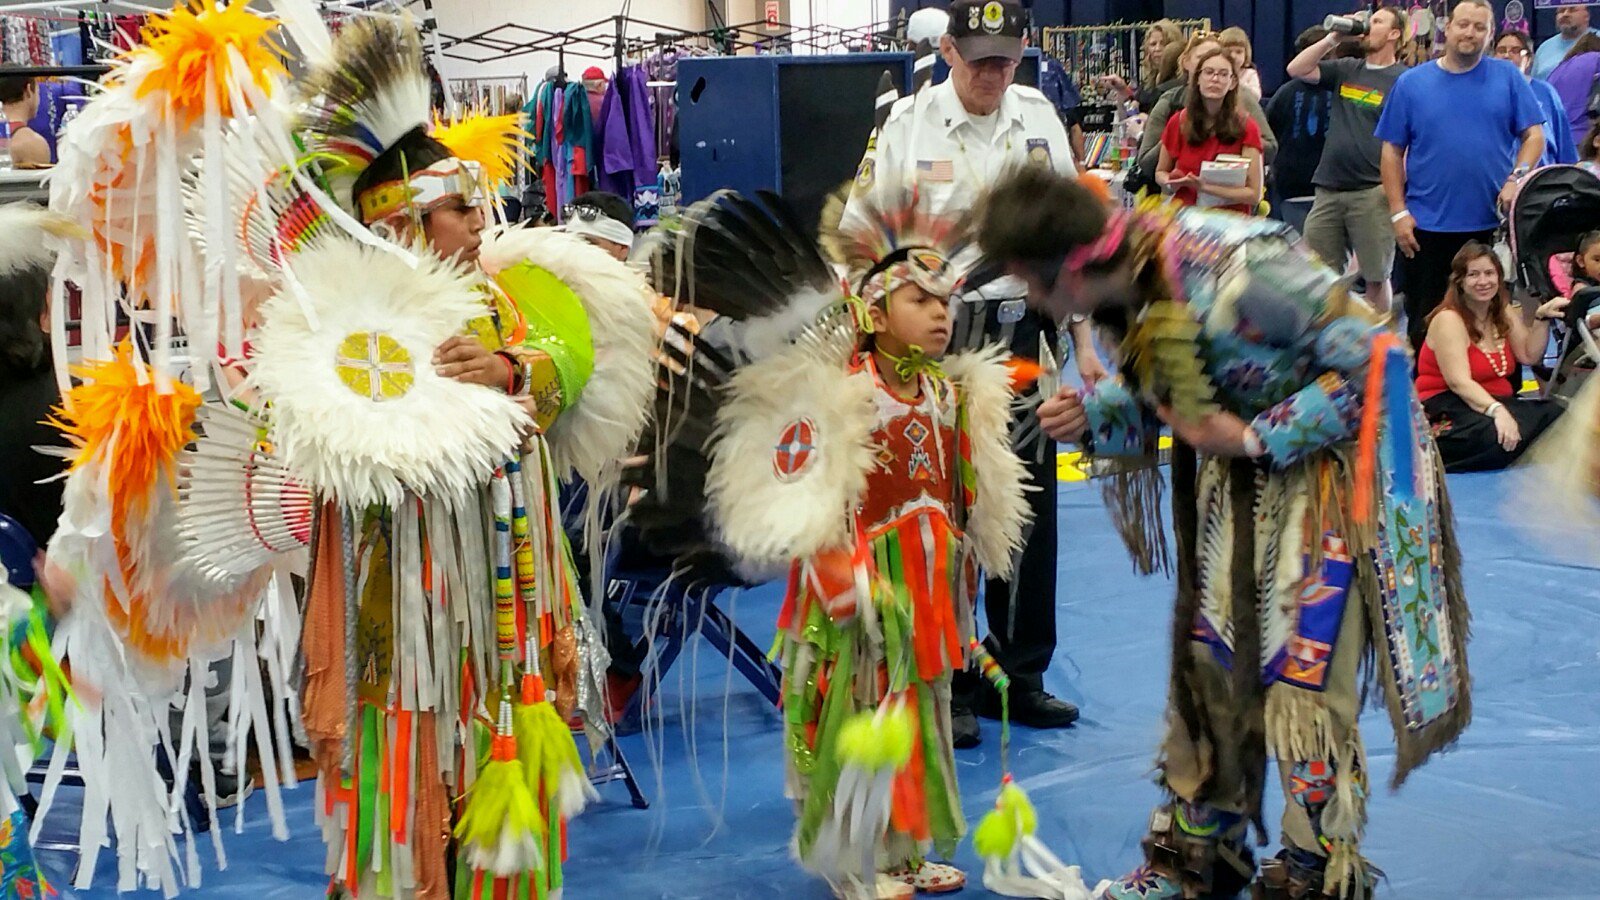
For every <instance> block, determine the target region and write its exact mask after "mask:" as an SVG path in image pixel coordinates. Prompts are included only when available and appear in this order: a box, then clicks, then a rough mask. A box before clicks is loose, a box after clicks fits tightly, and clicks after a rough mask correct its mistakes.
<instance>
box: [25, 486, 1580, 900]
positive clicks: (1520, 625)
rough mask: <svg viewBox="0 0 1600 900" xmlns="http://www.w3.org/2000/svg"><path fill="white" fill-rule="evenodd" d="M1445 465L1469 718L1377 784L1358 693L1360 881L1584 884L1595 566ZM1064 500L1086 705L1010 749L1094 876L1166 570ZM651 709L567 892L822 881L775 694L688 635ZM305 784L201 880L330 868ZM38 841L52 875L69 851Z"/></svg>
mask: <svg viewBox="0 0 1600 900" xmlns="http://www.w3.org/2000/svg"><path fill="white" fill-rule="evenodd" d="M1450 484H1451V489H1452V491H1453V494H1454V497H1455V502H1456V511H1457V516H1458V519H1459V521H1460V524H1461V534H1462V542H1463V548H1462V549H1463V556H1464V558H1465V560H1466V566H1467V587H1468V590H1469V592H1470V593H1469V598H1470V600H1471V603H1472V607H1473V614H1474V623H1473V624H1474V628H1473V633H1474V640H1473V642H1472V645H1471V663H1472V667H1473V671H1474V674H1475V676H1476V720H1475V721H1474V722H1473V724H1472V727H1471V728H1470V729H1469V730H1468V731H1467V733H1466V736H1465V737H1464V738H1463V740H1462V741H1461V742H1460V744H1459V746H1457V747H1456V748H1455V749H1454V750H1453V751H1451V752H1450V753H1448V754H1446V755H1444V756H1442V757H1438V758H1436V759H1434V760H1433V761H1432V762H1431V763H1429V764H1428V765H1427V766H1426V767H1424V768H1423V769H1422V770H1420V771H1419V772H1417V773H1416V774H1415V775H1413V776H1412V778H1411V781H1410V783H1409V784H1407V785H1406V787H1405V788H1404V789H1403V791H1402V792H1401V793H1400V794H1398V795H1396V794H1391V793H1389V792H1388V790H1387V788H1386V787H1384V785H1386V784H1387V783H1388V779H1389V774H1390V771H1391V765H1392V761H1393V743H1392V736H1391V734H1390V729H1389V725H1388V720H1387V718H1386V717H1385V716H1383V715H1382V714H1381V713H1379V712H1370V713H1369V714H1368V716H1367V720H1366V721H1365V722H1364V723H1363V726H1364V731H1365V734H1366V738H1367V741H1368V746H1369V750H1370V753H1371V761H1372V767H1373V783H1374V785H1375V790H1376V791H1377V795H1376V796H1375V797H1374V799H1373V800H1372V803H1371V825H1370V828H1369V831H1368V835H1367V841H1366V849H1367V852H1368V855H1369V856H1370V857H1371V859H1372V861H1373V862H1374V863H1375V864H1376V865H1378V866H1379V867H1381V868H1382V869H1384V871H1385V872H1386V873H1387V875H1388V878H1387V881H1386V882H1385V883H1384V884H1383V885H1382V886H1381V887H1380V889H1379V893H1378V896H1379V897H1385V898H1404V900H1447V898H1449V900H1455V898H1479V900H1492V898H1512V897H1517V898H1524V897H1537V898H1541V900H1566V898H1571V900H1576V898H1591V900H1592V898H1596V897H1600V816H1597V814H1596V812H1597V810H1600V586H1597V585H1596V584H1595V577H1594V574H1595V573H1594V571H1593V570H1590V569H1580V568H1573V567H1569V566H1563V565H1559V564H1556V563H1554V562H1550V561H1547V558H1546V557H1545V555H1543V554H1542V553H1541V552H1540V550H1539V548H1537V547H1533V546H1529V544H1528V543H1526V542H1524V541H1523V540H1522V539H1520V538H1519V536H1518V535H1516V534H1514V533H1513V532H1512V530H1511V529H1510V528H1509V527H1507V526H1506V525H1505V524H1504V523H1503V517H1502V508H1503V505H1504V502H1505V498H1504V493H1505V491H1506V488H1507V487H1508V485H1509V484H1510V479H1509V478H1508V477H1506V476H1503V475H1475V476H1453V477H1452V478H1451V480H1450ZM1060 502H1061V508H1062V535H1063V538H1062V546H1061V557H1060V559H1061V597H1060V603H1059V623H1060V635H1061V649H1060V652H1059V653H1058V654H1057V656H1056V661H1055V665H1054V667H1053V668H1052V669H1051V671H1050V673H1049V676H1048V678H1047V685H1048V687H1049V688H1050V689H1051V690H1052V691H1054V692H1055V693H1057V694H1059V695H1061V696H1064V697H1067V698H1070V699H1071V700H1073V701H1074V702H1076V703H1078V704H1079V705H1080V706H1082V708H1083V720H1082V721H1080V722H1079V723H1078V725H1077V726H1076V727H1074V728H1071V729H1068V730H1066V731H1059V732H1035V731H1028V730H1026V729H1018V730H1017V733H1016V739H1015V741H1014V745H1013V748H1012V753H1013V760H1012V762H1013V766H1014V768H1015V770H1016V773H1017V775H1018V777H1019V778H1020V780H1021V781H1022V783H1023V785H1024V786H1025V787H1026V788H1027V790H1028V791H1029V792H1030V794H1031V795H1032V797H1033V799H1034V802H1035V803H1036V804H1037V806H1038V808H1039V813H1040V832H1041V837H1042V838H1043V839H1044V840H1045V841H1046V842H1047V843H1048V844H1050V845H1051V846H1052V847H1053V848H1054V849H1055V851H1056V853H1057V854H1058V855H1060V856H1061V857H1062V858H1063V859H1065V860H1067V861H1069V862H1073V863H1077V864H1081V865H1082V866H1083V869H1084V875H1085V880H1087V881H1088V882H1089V883H1090V884H1091V885H1093V884H1094V882H1095V881H1096V880H1098V879H1100V878H1102V877H1110V876H1113V875H1115V874H1118V873H1120V872H1122V871H1124V870H1126V869H1127V868H1128V867H1130V866H1131V865H1132V864H1133V863H1134V862H1135V861H1136V858H1137V856H1138V850H1137V847H1138V841H1139V838H1140V837H1141V836H1142V835H1143V833H1144V830H1145V824H1146V817H1147V814H1148V812H1149V809H1150V807H1151V805H1152V804H1153V803H1154V802H1155V801H1156V799H1157V794H1156V791H1155V788H1154V787H1152V785H1151V783H1150V760H1151V754H1152V749H1153V747H1154V745H1155V741H1156V738H1157V735H1158V732H1159V729H1160V724H1161V713H1162V706H1163V700H1164V694H1165V690H1166V666H1167V659H1166V653H1167V650H1166V637H1165V635H1166V633H1167V618H1168V616H1169V615H1170V610H1171V603H1170V596H1171V591H1170V585H1169V584H1168V583H1167V582H1166V581H1165V580H1163V579H1143V580H1141V579H1139V578H1136V577H1135V576H1134V575H1133V574H1132V571H1131V569H1130V568H1129V566H1128V563H1127V562H1126V557H1125V556H1124V554H1123V552H1122V549H1121V546H1120V544H1119V543H1118V541H1117V539H1116V536H1115V534H1114V533H1113V532H1112V530H1111V528H1110V525H1109V522H1108V520H1107V517H1106V514H1105V512H1104V511H1103V509H1102V508H1101V505H1100V501H1099V492H1098V490H1096V489H1094V488H1092V487H1089V486H1086V485H1082V484H1078V485H1067V484H1063V485H1062V492H1061V501H1060ZM1596 563H1597V565H1600V560H1596ZM777 601H778V598H777V593H776V591H775V590H774V589H763V590H758V591H753V592H749V593H746V594H745V595H743V596H742V597H739V598H737V599H736V600H734V601H731V602H732V605H733V606H734V607H735V608H734V609H733V610H732V611H733V613H734V615H735V617H736V618H737V619H738V620H739V621H740V622H741V623H743V626H744V627H745V628H746V629H748V630H749V631H750V632H751V634H752V635H754V636H755V638H756V639H757V640H758V641H759V642H762V643H763V644H764V643H765V642H766V641H767V640H769V639H770V637H771V634H772V625H771V623H772V621H773V619H774V617H775V616H776V614H777ZM725 688H727V689H729V690H725ZM658 712H659V718H658V720H657V721H656V722H655V724H654V725H653V728H652V731H651V732H650V733H648V734H647V735H641V736H635V737H629V738H625V739H623V747H624V750H625V751H626V753H627V754H628V755H629V757H630V760H631V762H632V763H633V765H634V767H635V769H636V770H637V772H638V774H639V777H640V779H641V781H642V782H643V786H644V790H645V792H646V793H647V795H648V796H649V798H650V800H651V802H652V806H651V808H650V809H649V810H644V811H640V810H636V809H634V808H632V807H631V806H630V805H629V803H628V798H627V793H626V791H625V790H624V788H623V787H622V785H620V784H613V785H608V786H606V787H605V788H604V789H603V790H602V802H601V803H600V804H599V805H598V806H597V807H594V808H591V809H590V811H589V812H587V813H585V814H584V815H583V816H582V817H581V818H580V819H578V820H577V821H576V822H574V823H573V825H572V831H571V853H572V859H571V862H570V864H569V866H568V869H567V871H568V882H567V893H566V896H567V897H568V898H583V900H587V898H607V900H610V898H626V900H648V898H664V900H681V898H715V900H736V898H752V900H754V898H762V900H770V898H801V900H809V898H818V900H821V898H825V897H827V896H828V894H827V891H826V889H825V888H824V887H823V886H822V885H821V884H820V883H819V882H815V881H812V880H810V879H808V878H807V877H806V876H805V875H804V874H803V873H802V872H801V871H800V869H799V868H798V867H796V866H795V865H794V864H793V863H792V862H791V861H790V859H789V856H788V838H789V827H790V821H791V813H790V806H789V804H788V802H787V801H785V800H784V799H783V796H782V790H781V772H780V768H781V764H780V756H779V727H778V720H777V717H776V714H775V713H774V712H773V710H772V709H770V708H766V707H764V705H763V703H762V701H761V699H760V697H759V695H757V694H756V693H755V691H754V690H753V689H752V688H750V687H749V686H748V685H746V684H745V683H744V682H743V681H742V680H740V679H739V678H737V677H733V678H732V679H730V678H729V675H728V667H727V666H726V665H725V664H724V663H723V662H722V660H721V659H720V658H719V657H717V656H716V654H715V652H714V651H712V650H711V648H710V647H709V645H707V644H705V643H704V642H703V641H697V642H695V644H692V645H691V646H690V648H689V649H688V650H686V651H685V653H684V655H683V657H682V658H681V659H680V661H679V663H678V666H677V667H676V668H675V669H674V670H673V671H672V672H671V673H669V675H668V677H667V679H666V684H665V685H664V691H663V697H662V703H661V705H660V707H659V710H658ZM686 726H687V728H686ZM984 729H985V730H984V743H983V745H982V746H981V747H980V748H978V749H976V750H970V751H959V752H958V753H957V759H958V761H959V762H960V765H961V772H960V776H961V783H962V788H963V792H964V795H965V805H966V810H967V815H968V818H969V820H970V821H971V822H972V823H976V821H977V819H978V817H979V816H981V815H982V814H983V812H984V811H985V809H986V808H987V806H988V804H989V803H990V802H991V801H992V799H993V795H994V789H995V787H996V783H997V781H998V779H999V777H1000V762H999V751H1000V739H999V738H1000V735H999V725H998V723H993V722H985V723H984ZM311 800H312V787H311V786H310V785H309V784H307V785H303V786H302V787H301V788H299V789H298V790H296V791H292V792H289V793H288V794H287V795H286V801H287V803H288V805H289V812H290V822H291V826H292V827H293V828H294V830H295V836H294V838H293V839H292V840H291V841H290V842H288V843H287V844H279V843H277V842H275V841H273V840H272V839H271V837H270V835H269V834H268V831H267V827H266V823H265V803H264V801H263V800H262V798H261V795H260V794H259V793H258V794H257V795H256V796H254V797H252V798H251V799H250V801H249V802H248V804H247V818H248V820H249V821H248V824H247V825H246V826H245V829H244V833H243V834H234V833H233V828H232V825H231V821H232V817H231V816H229V817H227V821H228V822H229V823H230V824H229V825H228V828H227V833H226V837H227V851H228V857H229V860H230V866H229V868H228V870H227V871H224V872H215V871H207V872H206V874H205V881H204V884H203V886H202V887H201V889H200V890H199V891H198V892H197V895H198V896H204V897H214V898H239V900H244V898H249V900H315V898H320V897H321V896H322V890H323V887H324V885H325V884H326V882H325V879H324V878H323V877H322V875H321V874H320V873H321V869H322V858H323V856H322V849H321V845H320V842H319V840H318V836H317V832H316V830H315V828H314V826H313V823H312V813H311ZM1271 802H1272V801H1271V798H1269V803H1271ZM1275 814H1276V813H1275V810H1272V811H1269V816H1268V821H1269V823H1271V822H1272V821H1273V818H1274V817H1275ZM50 830H51V829H49V828H48V826H47V832H48V831H50ZM208 845H209V841H207V842H206V844H205V845H203V846H202V849H201V853H202V857H203V858H206V859H209V852H210V851H209V846H208ZM46 860H47V865H48V867H49V868H50V870H51V872H52V873H53V874H55V875H56V876H57V883H58V884H59V883H61V876H62V874H63V873H64V872H65V870H66V868H67V867H69V866H70V865H71V864H72V862H73V860H72V859H71V858H70V857H63V856H60V855H56V854H49V855H47V857H46ZM957 862H958V863H959V864H961V865H963V866H964V867H966V868H967V870H968V872H969V873H970V874H971V875H972V885H971V886H969V887H968V888H967V890H966V891H965V892H964V893H963V894H961V895H960V896H963V897H972V898H978V897H990V896H993V895H991V894H988V893H987V892H985V891H984V890H983V889H982V888H981V887H979V886H978V882H979V878H978V875H979V871H978V868H977V860H976V859H975V857H974V856H973V855H972V852H971V849H970V847H969V846H965V845H964V846H963V847H962V849H961V852H960V853H959V854H958V856H957ZM114 887H115V872H114V868H113V864H112V858H111V854H110V853H109V852H107V853H105V854H103V855H102V857H101V865H100V872H99V877H98V878H97V886H96V888H95V890H92V891H82V892H78V891H72V890H70V889H65V890H63V895H64V896H68V897H83V898H110V897H113V896H115V893H114V890H113V888H114Z"/></svg>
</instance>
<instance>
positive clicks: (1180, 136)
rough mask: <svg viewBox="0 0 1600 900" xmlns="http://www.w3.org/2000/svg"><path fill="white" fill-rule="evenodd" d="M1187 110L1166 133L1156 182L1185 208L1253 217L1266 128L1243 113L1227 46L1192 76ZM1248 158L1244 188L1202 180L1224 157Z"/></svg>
mask: <svg viewBox="0 0 1600 900" xmlns="http://www.w3.org/2000/svg"><path fill="white" fill-rule="evenodd" d="M1185 98H1186V99H1185V100H1184V105H1183V109H1182V110H1181V111H1180V112H1179V113H1178V114H1177V115H1175V116H1173V117H1172V118H1170V119H1168V120H1167V127H1166V130H1164V131H1163V132H1162V133H1161V162H1160V163H1159V164H1157V166H1156V182H1157V183H1158V184H1160V185H1161V186H1162V187H1163V188H1165V189H1166V190H1167V191H1168V192H1171V193H1172V194H1173V196H1174V198H1175V199H1176V200H1177V201H1178V202H1179V203H1181V204H1183V205H1184V206H1197V205H1198V206H1215V207H1221V208H1223V209H1230V210H1233V211H1235V212H1241V213H1245V214H1247V215H1248V214H1252V213H1254V212H1255V211H1256V208H1257V207H1258V206H1260V205H1261V127H1260V126H1258V125H1257V124H1256V123H1255V120H1253V119H1251V118H1250V117H1249V116H1246V115H1245V114H1244V113H1242V112H1240V111H1239V70H1238V67H1237V66H1236V65H1235V63H1234V61H1233V57H1232V56H1230V55H1229V54H1228V52H1227V51H1226V50H1224V49H1222V48H1221V47H1217V48H1215V49H1212V50H1208V51H1206V52H1205V53H1204V54H1203V55H1202V56H1201V57H1200V59H1199V61H1198V62H1197V63H1195V67H1194V73H1193V74H1192V75H1190V76H1189V90H1188V92H1187V93H1186V94H1185ZM1223 155H1231V156H1242V157H1244V158H1245V159H1246V160H1248V169H1247V170H1246V174H1245V180H1244V184H1240V185H1223V184H1215V183H1211V182H1207V181H1203V180H1201V166H1202V165H1203V164H1204V163H1208V162H1212V161H1214V160H1216V159H1217V157H1219V156H1223Z"/></svg>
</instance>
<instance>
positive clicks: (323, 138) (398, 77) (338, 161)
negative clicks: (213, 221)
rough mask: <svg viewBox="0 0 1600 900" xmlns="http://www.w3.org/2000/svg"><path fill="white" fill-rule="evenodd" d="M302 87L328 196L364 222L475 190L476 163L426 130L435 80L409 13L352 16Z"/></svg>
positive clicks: (414, 212)
mask: <svg viewBox="0 0 1600 900" xmlns="http://www.w3.org/2000/svg"><path fill="white" fill-rule="evenodd" d="M306 93H307V95H308V96H310V97H312V98H313V99H312V101H311V103H310V107H309V109H308V110H307V112H306V114H305V118H304V120H303V122H302V128H303V133H304V135H305V137H306V139H307V141H308V143H309V145H310V147H309V149H310V151H311V154H312V156H313V157H314V158H315V159H317V160H319V161H320V162H321V168H322V174H323V176H324V177H325V178H326V179H327V183H328V186H329V187H330V188H331V189H332V192H333V196H334V198H335V199H336V200H337V201H338V202H339V203H340V204H341V205H343V206H344V207H345V208H346V209H348V210H349V211H350V212H352V213H354V214H355V215H356V216H357V217H358V218H359V219H360V220H361V222H362V223H363V224H372V223H376V222H380V221H384V220H386V219H390V218H391V217H395V216H399V215H407V216H410V217H411V218H412V219H414V220H417V219H420V218H421V216H422V215H423V214H425V213H427V212H428V211H429V209H431V208H432V207H434V206H436V205H438V204H440V203H443V202H444V201H446V200H448V199H450V198H452V197H459V196H465V197H467V198H468V199H469V200H471V199H473V198H475V197H476V196H477V194H478V180H479V177H480V176H479V174H478V173H477V172H476V171H474V167H473V166H472V165H471V164H469V163H464V162H463V161H462V160H460V159H458V158H457V157H456V156H455V154H454V153H453V152H452V151H451V150H450V148H448V147H446V146H445V145H444V144H442V143H440V142H439V141H438V140H436V139H435V138H434V137H433V136H432V135H430V134H429V132H428V126H429V120H430V116H431V101H432V88H431V85H430V83H429V81H428V75H427V69H426V66H425V63H424V59H423V53H422V39H421V37H420V35H419V34H418V32H417V29H416V27H415V26H414V25H413V24H412V23H411V22H408V21H403V22H399V23H396V22H392V21H386V20H377V19H362V20H359V21H355V22H351V23H350V24H349V25H347V26H346V27H345V28H344V29H343V30H341V31H340V32H339V36H338V38H337V39H336V40H335V42H334V45H333V60H332V62H331V63H330V64H329V65H327V66H324V67H323V68H321V69H319V70H317V71H315V72H313V73H312V74H311V76H310V77H309V78H308V81H307V87H306Z"/></svg>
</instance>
